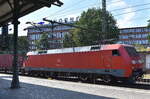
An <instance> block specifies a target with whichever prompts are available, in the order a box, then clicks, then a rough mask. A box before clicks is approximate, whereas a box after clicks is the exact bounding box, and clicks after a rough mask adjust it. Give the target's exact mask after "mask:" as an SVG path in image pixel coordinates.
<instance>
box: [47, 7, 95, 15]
mask: <svg viewBox="0 0 150 99" xmlns="http://www.w3.org/2000/svg"><path fill="white" fill-rule="evenodd" d="M94 6H95V5H94ZM94 6H91V7H94ZM95 7H96V6H95ZM88 8H90V7H84V9H88ZM80 10H83V8H80V9H78V10H75V11H70V12H66V13H63V14H58V15H54V16H50V17H54V18H55V17H59V16H61V17H62V16H68V15H69V14H78V13H79V11H80ZM80 12H81V11H80ZM46 18H48V17H46Z"/></svg>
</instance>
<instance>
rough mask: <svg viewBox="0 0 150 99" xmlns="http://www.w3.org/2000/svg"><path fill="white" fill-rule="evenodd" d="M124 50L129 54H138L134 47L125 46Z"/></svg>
mask: <svg viewBox="0 0 150 99" xmlns="http://www.w3.org/2000/svg"><path fill="white" fill-rule="evenodd" d="M125 49H126V51H127V52H128V54H129V55H130V56H139V54H138V53H137V51H136V49H135V48H134V47H125Z"/></svg>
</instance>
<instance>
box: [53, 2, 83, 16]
mask: <svg viewBox="0 0 150 99" xmlns="http://www.w3.org/2000/svg"><path fill="white" fill-rule="evenodd" d="M85 1H86V0H80V2H79V1H77V2H76V3H75V4H72V5H69V6H67V7H66V8H64V9H61V10H58V11H56V12H54V13H52V14H51V15H53V14H56V13H60V12H64V11H66V10H68V8H70V7H71V8H72V7H74V6H77V5H79V4H81V3H82V2H85Z"/></svg>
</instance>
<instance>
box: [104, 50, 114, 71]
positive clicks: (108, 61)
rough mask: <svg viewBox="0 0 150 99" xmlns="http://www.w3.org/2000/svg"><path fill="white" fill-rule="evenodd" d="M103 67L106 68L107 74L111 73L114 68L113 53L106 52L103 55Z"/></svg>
mask: <svg viewBox="0 0 150 99" xmlns="http://www.w3.org/2000/svg"><path fill="white" fill-rule="evenodd" d="M102 59H103V66H104V68H105V70H104V71H105V72H111V68H112V53H111V51H106V52H104V53H103V55H102Z"/></svg>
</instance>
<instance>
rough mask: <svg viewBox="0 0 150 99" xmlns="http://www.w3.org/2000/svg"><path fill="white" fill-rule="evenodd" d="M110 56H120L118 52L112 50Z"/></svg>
mask: <svg viewBox="0 0 150 99" xmlns="http://www.w3.org/2000/svg"><path fill="white" fill-rule="evenodd" d="M112 56H120V53H119V50H112Z"/></svg>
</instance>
